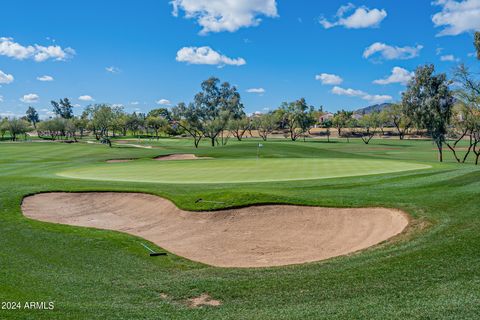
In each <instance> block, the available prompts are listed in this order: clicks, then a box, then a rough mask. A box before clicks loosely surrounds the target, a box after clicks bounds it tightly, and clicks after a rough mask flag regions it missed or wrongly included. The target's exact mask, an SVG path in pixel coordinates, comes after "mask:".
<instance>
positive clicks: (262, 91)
mask: <svg viewBox="0 0 480 320" xmlns="http://www.w3.org/2000/svg"><path fill="white" fill-rule="evenodd" d="M247 92H248V93H258V94H264V93H265V89H263V88H250V89H247Z"/></svg>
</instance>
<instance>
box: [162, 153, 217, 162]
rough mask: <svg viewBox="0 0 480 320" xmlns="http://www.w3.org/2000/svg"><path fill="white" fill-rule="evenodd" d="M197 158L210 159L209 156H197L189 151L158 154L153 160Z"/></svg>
mask: <svg viewBox="0 0 480 320" xmlns="http://www.w3.org/2000/svg"><path fill="white" fill-rule="evenodd" d="M198 159H211V158H209V157H197V156H196V155H194V154H191V153H178V154H169V155H166V156H158V157H156V158H154V160H159V161H167V160H198Z"/></svg>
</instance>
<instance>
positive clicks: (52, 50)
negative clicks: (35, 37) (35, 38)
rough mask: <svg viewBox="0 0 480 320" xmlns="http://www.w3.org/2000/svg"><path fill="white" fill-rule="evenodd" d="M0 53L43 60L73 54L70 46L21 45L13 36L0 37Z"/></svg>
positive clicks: (66, 57) (20, 58) (38, 60)
mask: <svg viewBox="0 0 480 320" xmlns="http://www.w3.org/2000/svg"><path fill="white" fill-rule="evenodd" d="M0 55H2V56H6V57H9V58H14V59H17V60H25V59H33V60H35V61H37V62H43V61H46V60H49V59H52V60H57V61H64V60H67V59H69V58H71V57H72V56H73V55H75V50H73V49H72V48H65V49H63V48H62V47H60V46H57V45H53V46H47V47H45V46H41V45H38V44H35V45H28V46H23V45H21V44H19V43H17V42H15V41H14V40H13V38H6V37H0Z"/></svg>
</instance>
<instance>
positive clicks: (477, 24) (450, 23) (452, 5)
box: [432, 0, 480, 36]
mask: <svg viewBox="0 0 480 320" xmlns="http://www.w3.org/2000/svg"><path fill="white" fill-rule="evenodd" d="M433 5H436V6H440V7H442V10H441V11H440V12H438V13H436V14H434V15H433V17H432V21H433V24H434V25H435V27H441V28H443V29H442V30H441V31H440V32H439V33H438V34H437V36H456V35H459V34H461V33H464V32H470V31H478V30H480V0H464V1H454V0H437V1H434V2H433Z"/></svg>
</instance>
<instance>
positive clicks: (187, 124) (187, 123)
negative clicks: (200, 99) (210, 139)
mask: <svg viewBox="0 0 480 320" xmlns="http://www.w3.org/2000/svg"><path fill="white" fill-rule="evenodd" d="M171 118H172V126H173V128H176V127H180V128H182V129H183V130H185V132H187V133H188V134H189V135H190V136H191V137H192V138H193V143H194V145H195V148H198V145H199V144H200V141H201V140H202V138H203V131H202V123H201V120H200V110H199V109H198V108H196V107H195V106H194V105H193V103H190V104H189V105H188V106H187V105H186V104H185V103H183V102H181V103H179V104H178V105H177V106H175V107H173V108H172V112H171Z"/></svg>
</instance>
